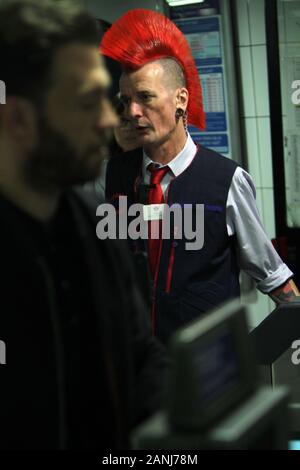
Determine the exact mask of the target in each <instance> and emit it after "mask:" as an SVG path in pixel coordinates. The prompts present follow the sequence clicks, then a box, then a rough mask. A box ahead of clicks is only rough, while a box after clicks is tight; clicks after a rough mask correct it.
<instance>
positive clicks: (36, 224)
mask: <svg viewBox="0 0 300 470" xmlns="http://www.w3.org/2000/svg"><path fill="white" fill-rule="evenodd" d="M97 41H98V32H97V30H96V28H95V24H94V21H93V20H92V19H91V18H90V17H89V15H87V14H86V13H85V12H84V11H83V10H81V9H80V8H78V7H76V6H72V4H70V3H66V2H59V3H58V2H54V1H50V0H49V1H47V0H46V1H41V0H28V1H27V0H25V1H24V0H23V1H10V2H6V3H4V5H3V6H1V9H0V51H1V63H2V67H1V69H2V72H1V73H2V74H3V75H2V76H1V79H3V80H4V81H5V83H6V87H7V99H6V104H5V105H0V215H1V222H2V225H1V232H0V241H1V243H0V256H1V268H0V270H1V279H2V282H1V287H0V298H1V316H0V338H1V340H2V341H3V342H4V343H5V345H6V348H7V361H6V364H5V365H1V366H0V421H1V430H0V448H2V449H108V448H109V449H114V448H126V447H127V446H128V434H129V430H130V428H131V427H132V426H133V425H134V424H136V423H137V422H139V421H140V420H142V419H143V418H145V417H146V416H148V415H149V414H150V413H151V412H153V411H154V410H156V409H157V407H158V406H159V403H160V395H161V389H162V383H163V378H164V371H165V368H166V359H165V356H164V353H163V351H162V349H161V347H160V345H158V343H156V341H155V340H154V339H153V338H151V336H150V333H149V325H148V321H147V317H146V315H144V310H143V305H142V302H141V301H140V295H139V292H138V291H137V289H136V284H135V280H134V273H133V272H132V269H131V259H130V257H129V256H128V253H127V251H126V249H125V247H123V245H120V244H119V243H118V242H116V243H114V242H113V241H109V240H107V241H99V240H97V239H96V235H95V221H94V214H95V211H96V209H93V211H91V212H90V211H89V208H88V206H89V205H91V204H90V201H86V200H85V198H86V197H85V196H84V195H83V194H81V193H80V192H75V191H73V190H71V186H73V185H78V184H81V183H85V182H87V181H89V180H92V179H94V178H96V177H97V176H98V171H99V168H100V163H101V159H102V158H104V157H106V156H107V142H108V137H109V135H110V133H111V129H112V127H113V126H115V125H116V124H117V118H116V115H115V113H114V111H113V110H112V108H111V105H110V103H109V101H108V99H107V95H106V92H107V87H108V86H109V81H110V79H109V76H108V74H107V72H106V69H105V68H104V66H103V63H102V60H101V58H100V59H99V53H98V50H97Z"/></svg>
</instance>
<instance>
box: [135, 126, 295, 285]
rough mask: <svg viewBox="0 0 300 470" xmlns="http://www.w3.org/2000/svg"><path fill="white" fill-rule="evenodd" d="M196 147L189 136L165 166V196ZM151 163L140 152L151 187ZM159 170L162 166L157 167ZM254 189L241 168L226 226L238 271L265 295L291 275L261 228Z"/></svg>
mask: <svg viewBox="0 0 300 470" xmlns="http://www.w3.org/2000/svg"><path fill="white" fill-rule="evenodd" d="M196 152H197V146H196V145H195V143H194V142H193V140H192V138H191V136H190V135H188V138H187V141H186V143H185V146H184V148H183V149H182V150H181V152H180V153H179V154H178V155H177V156H176V157H175V158H174V159H173V160H171V161H170V162H169V163H168V167H169V168H170V171H169V172H168V173H167V174H166V175H165V176H164V178H163V179H162V181H161V188H162V191H163V193H164V194H165V193H166V190H167V187H168V185H169V183H170V181H171V180H172V179H173V178H175V177H177V176H178V175H180V173H182V172H183V171H184V170H185V169H186V168H187V167H188V166H189V165H190V163H191V162H192V160H193V158H194V156H195V154H196ZM150 163H154V162H153V161H152V160H151V159H150V158H149V157H148V156H147V155H146V153H145V152H143V169H142V171H143V178H144V183H145V184H149V183H150V175H151V174H150V171H149V170H147V167H148V165H149V164H150ZM157 165H158V166H163V165H160V164H157ZM255 196H256V192H255V186H254V183H253V180H252V178H251V176H250V175H249V173H247V172H246V171H245V170H243V169H242V168H241V167H237V169H236V170H235V172H234V175H233V178H232V181H231V185H230V188H229V192H228V197H227V202H226V224H227V233H228V235H229V236H233V235H234V234H235V235H236V237H237V247H236V248H237V254H238V260H239V266H240V268H241V269H242V270H243V271H245V272H246V273H247V274H249V275H250V276H251V277H252V278H253V279H254V280H255V282H256V284H257V288H258V289H259V290H260V291H261V292H263V293H268V292H270V291H272V290H273V289H276V288H277V287H279V286H280V285H281V284H283V283H284V282H285V281H286V280H287V279H288V278H290V277H291V276H292V275H293V273H292V271H291V270H290V269H289V268H288V267H287V265H286V264H285V263H283V261H282V260H281V258H280V257H279V255H278V254H277V252H276V250H275V249H274V247H273V245H272V243H271V241H270V239H269V238H268V236H267V234H266V232H265V230H264V227H263V225H262V222H261V219H260V216H259V213H258V209H257V205H256V201H255Z"/></svg>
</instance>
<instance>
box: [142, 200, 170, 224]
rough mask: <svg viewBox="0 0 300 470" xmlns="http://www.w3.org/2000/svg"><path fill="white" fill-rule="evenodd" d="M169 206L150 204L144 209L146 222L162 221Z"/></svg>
mask: <svg viewBox="0 0 300 470" xmlns="http://www.w3.org/2000/svg"><path fill="white" fill-rule="evenodd" d="M166 205H167V204H148V205H145V206H144V207H143V216H144V221H145V222H146V221H149V220H162V219H163V216H164V210H165V206H166Z"/></svg>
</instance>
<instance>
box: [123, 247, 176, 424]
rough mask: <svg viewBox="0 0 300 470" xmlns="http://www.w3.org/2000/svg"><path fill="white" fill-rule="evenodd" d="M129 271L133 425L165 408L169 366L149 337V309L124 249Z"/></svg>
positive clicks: (156, 342) (165, 355)
mask: <svg viewBox="0 0 300 470" xmlns="http://www.w3.org/2000/svg"><path fill="white" fill-rule="evenodd" d="M122 257H123V263H125V265H126V267H127V268H128V271H127V276H126V282H125V289H126V291H127V295H126V299H127V308H126V310H127V312H128V316H129V317H130V318H129V321H130V333H131V347H132V352H133V361H134V371H135V390H134V397H133V398H134V417H133V422H132V425H136V424H138V423H140V422H141V421H143V420H144V419H146V418H147V417H149V416H150V415H151V414H153V413H154V412H156V411H158V410H159V409H160V408H161V407H162V406H163V404H164V397H165V390H166V376H167V372H168V369H169V366H170V363H169V357H168V353H167V351H166V349H165V347H164V346H163V345H162V344H161V343H160V341H159V340H158V339H157V338H155V337H154V336H152V334H151V324H150V312H149V308H147V307H146V306H145V302H144V299H143V296H142V295H141V292H140V290H139V287H138V283H137V282H136V272H135V268H134V265H133V264H132V259H131V257H130V254H129V253H128V251H127V249H125V250H124V252H123V253H122Z"/></svg>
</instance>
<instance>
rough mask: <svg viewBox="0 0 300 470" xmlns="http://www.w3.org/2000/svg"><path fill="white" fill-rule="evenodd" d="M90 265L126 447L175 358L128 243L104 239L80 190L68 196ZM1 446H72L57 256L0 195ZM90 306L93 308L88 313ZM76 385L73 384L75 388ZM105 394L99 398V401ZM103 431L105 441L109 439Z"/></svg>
mask: <svg viewBox="0 0 300 470" xmlns="http://www.w3.org/2000/svg"><path fill="white" fill-rule="evenodd" d="M66 201H67V206H68V208H69V211H70V214H71V216H72V218H73V220H74V231H75V232H74V236H75V235H76V236H77V237H78V240H79V241H80V246H81V248H82V258H83V259H84V263H85V268H86V271H85V273H84V276H85V277H84V278H82V283H83V284H85V286H86V288H87V289H88V291H89V293H90V298H88V299H87V305H92V306H93V309H94V311H95V320H96V321H95V324H94V325H92V328H93V334H94V336H95V338H98V344H99V345H100V346H99V348H101V349H100V351H101V353H100V355H101V367H102V369H101V370H102V374H101V381H102V382H101V383H103V387H104V388H105V389H106V391H107V393H106V394H104V397H105V400H108V402H107V403H106V402H105V403H103V401H102V402H101V406H102V409H104V410H109V416H106V421H107V422H105V420H103V421H104V422H103V425H102V428H101V434H103V435H105V433H106V431H107V430H106V427H107V426H108V427H110V431H111V434H112V441H111V442H110V443H109V446H110V448H126V447H127V446H128V435H129V431H130V429H131V428H132V426H134V425H135V424H136V423H138V422H140V421H141V420H142V419H144V418H145V417H147V416H148V415H149V414H151V413H152V412H153V411H155V410H156V409H157V408H158V406H159V404H160V403H161V395H162V388H163V383H164V374H165V370H166V367H167V360H166V356H165V353H164V350H163V349H162V347H161V346H160V345H159V344H158V343H157V342H156V340H155V339H154V338H153V337H151V335H150V327H149V322H148V316H147V314H146V313H145V309H144V306H143V304H142V302H141V300H140V295H139V292H138V290H137V289H136V283H135V281H134V272H133V269H132V261H131V257H130V254H129V253H128V251H127V248H126V246H125V245H126V244H122V242H120V241H113V240H104V241H100V240H98V239H97V238H96V234H95V220H94V219H93V216H94V214H95V208H94V210H93V213H92V214H90V213H89V210H88V209H87V207H86V204H85V203H84V202H83V199H82V198H81V197H80V196H79V195H78V194H76V193H75V192H73V191H72V192H70V193H69V194H68V196H67V197H66ZM0 216H1V230H0V259H1V264H0V272H1V281H0V301H1V304H0V305H1V307H0V340H2V341H4V342H5V345H6V364H5V365H1V364H0V423H1V425H0V449H59V448H67V447H68V425H67V417H66V409H67V404H68V400H69V398H70V391H69V392H68V391H67V388H66V373H65V372H66V371H65V361H64V351H65V349H64V346H65V345H64V340H63V338H65V336H64V335H63V332H62V323H61V318H60V312H59V310H58V308H57V298H58V296H57V292H56V291H57V287H56V283H55V279H53V270H52V269H50V266H49V258H47V256H44V255H43V252H41V251H40V250H38V249H37V246H36V242H35V241H33V240H34V238H33V237H32V233H31V231H30V226H28V224H26V223H25V224H24V220H23V219H22V217H20V214H18V210H15V208H14V207H13V206H11V205H10V204H9V203H7V201H5V200H4V199H3V198H0ZM86 315H89V312H88V311H87V312H86ZM71 393H72V391H71ZM100 399H101V400H103V397H102V396H101V398H100V397H99V400H100ZM101 442H102V441H101V436H100V439H99V448H101V447H102V446H101Z"/></svg>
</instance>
